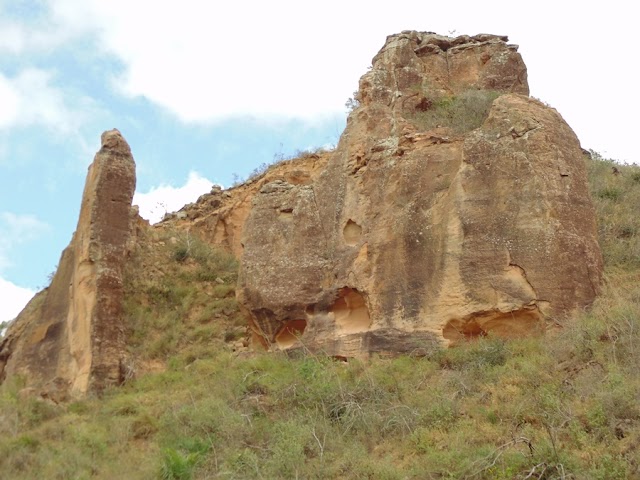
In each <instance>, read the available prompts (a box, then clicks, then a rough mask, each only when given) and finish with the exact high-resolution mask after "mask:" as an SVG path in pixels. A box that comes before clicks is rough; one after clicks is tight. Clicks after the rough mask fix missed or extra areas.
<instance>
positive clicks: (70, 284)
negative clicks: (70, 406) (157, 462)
mask: <svg viewBox="0 0 640 480" xmlns="http://www.w3.org/2000/svg"><path fill="white" fill-rule="evenodd" d="M135 183H136V176H135V163H134V160H133V157H132V156H131V151H130V149H129V145H128V144H127V143H126V141H125V140H124V139H123V138H122V136H121V135H120V132H118V131H117V130H111V131H108V132H105V133H104V134H103V135H102V147H101V148H100V151H99V152H98V153H97V154H96V156H95V159H94V161H93V163H92V165H91V166H90V167H89V172H88V174H87V180H86V184H85V189H84V193H83V197H82V206H81V210H80V218H79V220H78V226H77V229H76V232H75V233H74V235H73V238H72V240H71V243H70V245H69V246H68V247H67V248H66V249H65V251H64V252H63V254H62V257H61V259H60V263H59V265H58V269H57V271H56V273H55V276H54V277H53V280H52V282H51V285H50V286H49V287H48V288H47V289H46V290H44V291H42V292H40V293H39V294H38V295H37V296H36V297H35V298H34V299H33V300H32V302H31V303H30V304H29V305H28V306H27V308H26V309H25V310H24V311H23V312H22V313H21V314H20V316H19V317H18V318H17V319H16V321H15V322H13V324H12V325H11V327H10V329H9V331H8V332H7V335H6V336H5V338H4V339H3V341H2V344H0V372H1V375H0V379H2V380H4V379H5V378H7V377H12V376H16V375H21V376H23V377H24V379H25V380H26V382H27V386H28V387H29V388H31V389H33V390H34V391H35V392H36V393H38V394H40V395H43V396H46V397H50V398H52V399H54V400H63V399H65V398H67V397H68V396H78V395H82V394H85V393H86V392H88V391H100V390H102V389H103V388H104V387H106V386H108V385H113V384H117V383H118V382H119V381H120V375H121V360H122V358H123V353H124V347H125V338H124V324H123V305H122V302H123V284H122V271H123V265H124V262H125V261H126V254H127V244H128V242H129V240H130V232H131V227H132V221H131V200H132V198H133V193H134V190H135Z"/></svg>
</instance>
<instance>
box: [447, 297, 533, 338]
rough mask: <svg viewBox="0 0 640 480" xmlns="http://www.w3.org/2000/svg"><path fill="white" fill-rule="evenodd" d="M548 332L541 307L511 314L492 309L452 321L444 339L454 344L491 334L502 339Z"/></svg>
mask: <svg viewBox="0 0 640 480" xmlns="http://www.w3.org/2000/svg"><path fill="white" fill-rule="evenodd" d="M542 332H544V319H543V317H542V314H541V313H540V311H539V310H538V308H537V306H533V307H528V306H527V307H524V308H521V309H519V310H513V311H511V312H500V311H498V310H490V311H484V312H478V313H475V314H472V315H469V316H467V317H465V318H454V319H451V320H449V321H448V322H447V323H446V324H445V326H444V327H443V329H442V336H443V337H444V338H446V339H447V340H449V341H450V342H451V344H455V343H456V342H460V341H462V340H474V339H477V338H480V337H485V336H487V335H489V334H491V335H495V336H497V337H500V338H522V337H526V336H530V335H537V334H540V333H542Z"/></svg>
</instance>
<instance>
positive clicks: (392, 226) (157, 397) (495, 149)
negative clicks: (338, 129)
mask: <svg viewBox="0 0 640 480" xmlns="http://www.w3.org/2000/svg"><path fill="white" fill-rule="evenodd" d="M350 105H351V107H352V108H353V109H352V111H351V112H350V114H349V118H348V121H347V127H346V129H345V131H344V133H343V134H342V136H341V138H340V141H339V143H338V145H337V146H336V148H335V150H332V151H322V150H318V151H315V152H300V154H299V155H297V156H296V158H291V159H286V160H282V161H279V162H276V163H275V164H273V165H270V166H267V165H265V166H263V167H259V168H258V169H256V171H255V172H254V174H252V175H251V176H250V178H248V179H247V180H246V181H244V182H242V183H239V184H238V185H235V186H234V187H232V188H229V189H225V190H223V189H222V188H220V187H214V188H212V189H211V191H210V192H209V193H207V194H204V195H202V196H201V197H200V198H199V199H198V200H197V201H196V202H194V203H192V204H189V205H186V206H185V207H184V208H182V209H181V210H180V211H178V212H175V213H172V214H167V215H166V216H165V218H164V220H163V221H162V222H160V223H158V224H156V225H150V224H149V223H148V222H146V221H145V220H143V219H142V218H140V216H139V215H138V210H137V208H136V207H132V206H131V201H132V197H133V193H134V191H135V185H136V171H135V160H134V157H133V153H132V151H131V149H130V147H129V145H128V143H127V141H126V140H125V139H124V137H123V136H122V134H121V133H120V132H119V131H118V130H116V129H113V130H109V131H107V132H104V133H103V135H102V137H101V147H100V150H99V151H98V153H97V154H96V156H95V158H94V161H93V163H92V164H91V166H90V168H89V171H88V174H87V181H86V184H85V189H84V193H83V197H82V206H81V211H80V216H79V219H78V224H77V228H76V231H75V233H74V235H73V237H72V239H71V241H70V243H69V246H68V247H67V248H66V249H65V250H64V252H63V253H62V256H61V259H60V263H59V266H58V268H57V271H56V272H55V274H54V275H53V277H52V279H51V284H50V285H49V286H48V287H47V288H45V289H44V290H42V291H41V292H39V293H38V294H37V295H36V297H34V299H33V300H32V301H31V302H30V303H29V304H28V305H27V307H26V308H25V309H24V311H23V312H22V313H21V314H20V315H19V316H18V317H17V319H16V320H15V321H14V322H13V323H12V324H11V325H10V326H9V328H8V330H7V333H6V335H5V336H4V337H3V338H1V339H0V477H3V478H4V477H6V478H16V479H21V478H25V479H26V478H47V479H48V478H61V479H67V478H131V479H137V478H164V479H190V478H237V479H245V478H265V479H271V478H318V479H325V478H335V479H340V478H369V479H379V478H382V479H385V478H388V479H395V478H397V479H404V478H414V479H424V478H434V479H435V478H468V479H481V478H486V479H496V478H498V479H513V478H521V479H552V478H559V479H569V478H572V479H582V478H585V479H592V478H595V479H615V478H620V479H623V478H640V462H639V461H638V458H640V378H638V375H637V368H638V365H640V351H639V350H638V339H639V337H640V320H638V318H639V314H640V283H639V282H638V280H640V240H639V239H640V220H638V216H637V212H638V209H639V207H640V167H638V166H637V165H633V166H631V165H622V164H618V163H616V162H615V161H613V160H608V159H603V158H602V157H601V156H600V155H599V154H597V153H595V152H587V151H585V150H583V149H582V147H581V145H580V142H579V140H578V138H577V136H576V135H575V133H574V132H573V130H572V129H571V127H570V126H569V125H568V124H567V123H566V122H565V121H564V119H563V118H562V116H561V115H560V113H558V112H557V111H556V110H555V109H553V108H551V107H550V106H549V105H547V104H545V103H543V102H541V101H539V100H537V99H535V98H532V97H530V96H529V86H528V83H527V71H526V66H525V64H524V61H523V59H522V58H521V56H520V54H519V53H518V46H517V45H513V44H510V43H508V38H507V37H506V36H499V35H489V34H479V35H474V36H468V35H461V36H458V37H455V38H453V37H445V36H441V35H437V34H434V33H432V32H416V31H403V32H402V33H399V34H396V35H391V36H389V37H387V39H386V42H385V44H384V45H383V47H382V49H381V50H380V51H379V52H378V54H377V55H376V56H375V57H374V58H373V61H372V66H371V68H370V69H369V70H368V71H367V72H366V73H365V74H364V75H363V76H362V77H361V79H360V85H359V90H358V92H356V94H355V96H354V98H353V99H352V100H351V102H350Z"/></svg>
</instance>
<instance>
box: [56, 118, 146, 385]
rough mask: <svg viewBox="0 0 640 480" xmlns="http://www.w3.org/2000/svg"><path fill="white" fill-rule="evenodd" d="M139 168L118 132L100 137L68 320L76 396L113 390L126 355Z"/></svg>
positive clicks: (78, 239) (88, 187)
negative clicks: (127, 272) (127, 279)
mask: <svg viewBox="0 0 640 480" xmlns="http://www.w3.org/2000/svg"><path fill="white" fill-rule="evenodd" d="M135 185H136V173H135V163H134V160H133V157H132V155H131V150H130V148H129V145H128V144H127V142H126V141H125V140H124V138H123V137H122V135H121V134H120V132H118V131H117V130H111V131H108V132H105V133H103V134H102V147H101V148H100V151H99V152H98V153H97V154H96V157H95V159H94V161H93V164H92V165H91V166H90V167H89V172H88V174H87V180H86V183H85V189H84V194H83V196H82V207H81V210H80V218H79V220H78V228H77V230H76V234H75V237H74V240H73V244H74V247H75V248H74V250H75V262H74V266H75V269H74V272H73V276H72V280H71V285H70V300H71V302H70V308H69V313H68V316H67V327H68V330H67V334H68V337H69V345H70V352H71V356H72V359H73V360H72V368H73V369H74V370H75V372H73V373H75V375H74V377H73V384H72V391H73V392H78V393H84V392H86V391H87V390H89V389H92V390H98V391H99V390H101V389H103V388H104V387H105V386H107V385H112V384H115V383H117V382H118V381H119V377H120V360H121V356H122V352H123V351H124V325H123V298H124V291H123V284H122V271H123V267H124V262H125V259H126V253H127V243H128V241H129V236H130V223H129V212H130V208H131V201H132V199H133V193H134V191H135Z"/></svg>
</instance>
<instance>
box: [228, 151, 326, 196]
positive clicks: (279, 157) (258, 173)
mask: <svg viewBox="0 0 640 480" xmlns="http://www.w3.org/2000/svg"><path fill="white" fill-rule="evenodd" d="M329 151H331V149H327V148H325V147H318V148H313V149H309V150H296V151H295V152H294V153H293V154H291V155H285V154H284V153H282V152H278V153H276V154H274V155H273V160H272V161H271V162H269V163H267V162H263V163H261V164H260V165H259V166H257V167H256V168H254V169H253V170H252V171H251V173H249V175H248V176H247V178H246V179H244V180H243V179H242V177H241V176H240V175H238V174H234V175H233V186H234V187H237V186H238V185H241V184H243V183H246V182H251V181H254V180H257V179H258V178H260V177H262V176H263V175H264V174H265V173H267V172H268V171H269V170H270V169H271V168H272V167H273V166H275V165H280V164H283V163H286V162H292V161H295V160H298V159H302V158H309V157H311V156H313V155H321V154H323V153H326V152H329Z"/></svg>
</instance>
